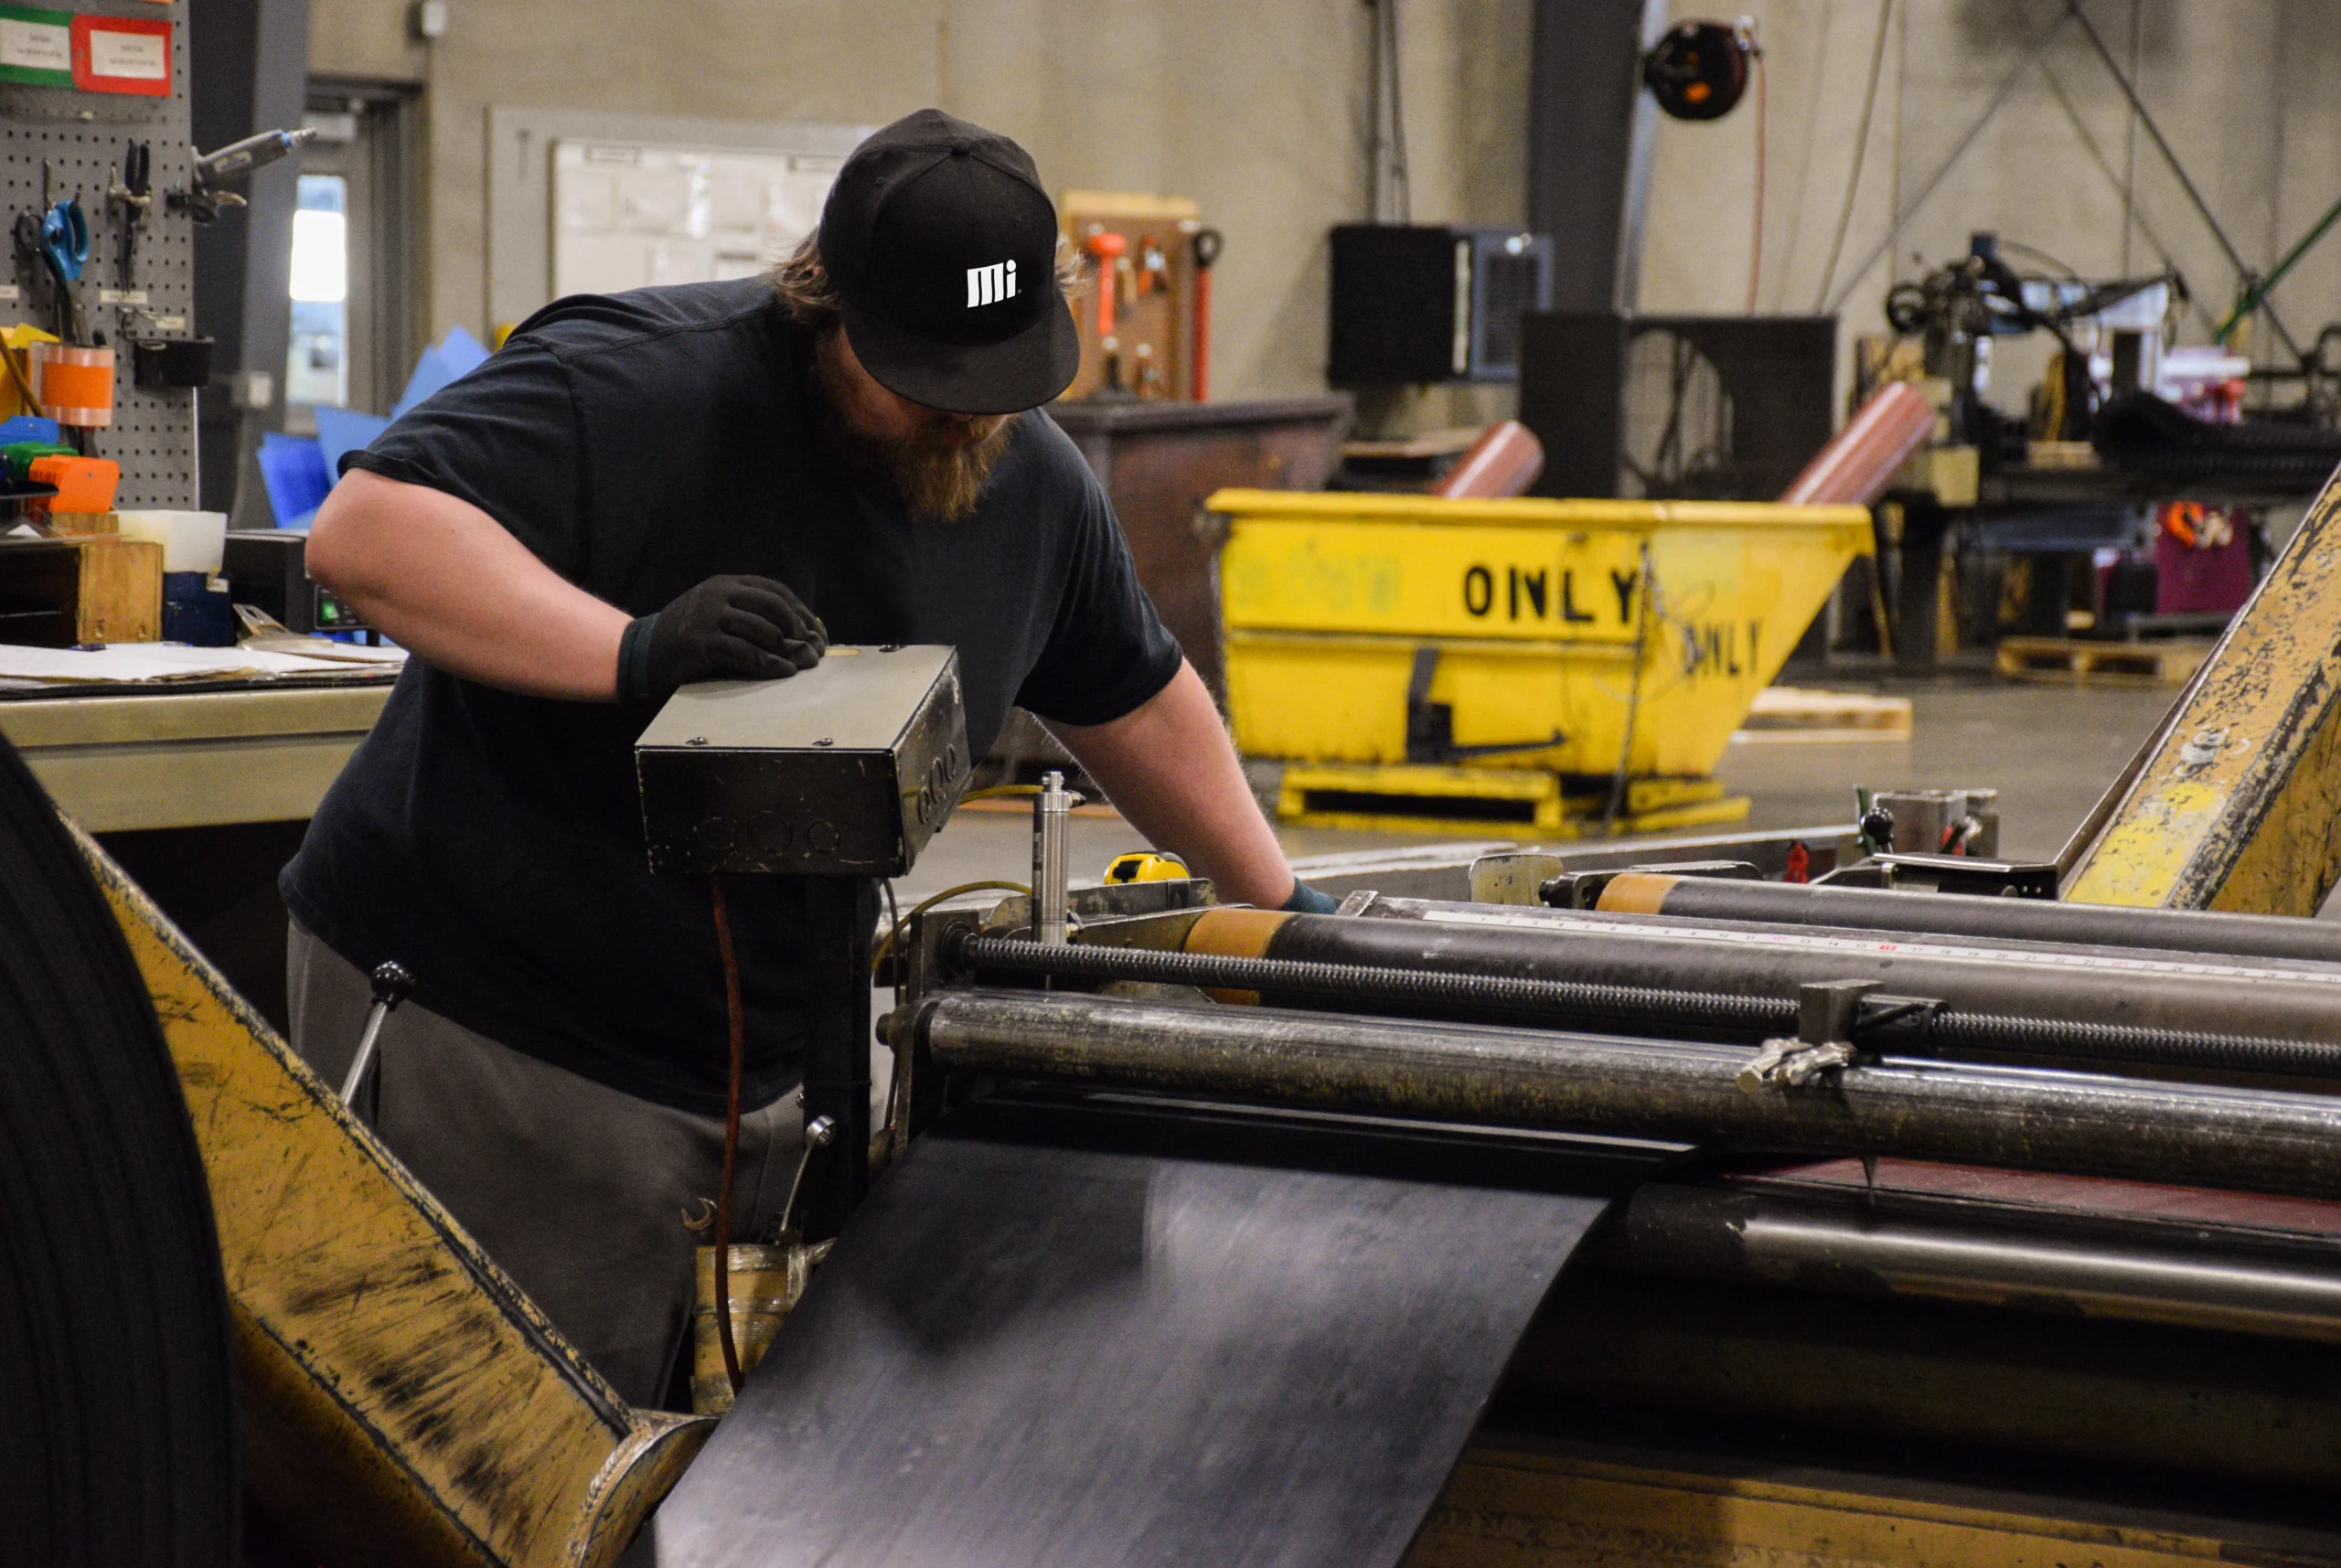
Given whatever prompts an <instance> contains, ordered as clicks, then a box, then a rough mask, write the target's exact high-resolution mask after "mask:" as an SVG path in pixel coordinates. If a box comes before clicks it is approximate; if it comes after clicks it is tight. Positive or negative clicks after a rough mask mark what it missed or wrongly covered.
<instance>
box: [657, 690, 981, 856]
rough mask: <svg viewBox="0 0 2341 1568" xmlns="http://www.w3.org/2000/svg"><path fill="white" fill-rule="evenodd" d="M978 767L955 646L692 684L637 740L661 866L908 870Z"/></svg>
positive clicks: (677, 696) (661, 711)
mask: <svg viewBox="0 0 2341 1568" xmlns="http://www.w3.org/2000/svg"><path fill="white" fill-rule="evenodd" d="M971 763H972V759H971V758H970V757H969V756H968V754H967V724H966V720H965V715H964V712H963V710H962V708H961V696H960V688H959V667H958V659H957V654H956V653H955V652H954V651H953V650H952V649H950V648H948V647H940V646H905V645H900V644H886V645H877V646H871V645H864V646H860V647H854V646H845V647H832V648H830V649H829V652H828V657H826V658H824V659H823V660H822V661H821V662H820V663H819V664H818V665H816V666H814V667H812V668H811V669H808V670H806V671H804V672H803V673H802V674H799V675H796V676H791V677H788V678H786V679H784V680H754V681H751V680H724V681H707V682H703V683H700V684H698V685H693V686H687V687H685V688H682V690H680V691H679V692H677V693H676V694H675V695H674V696H673V697H672V698H670V699H668V702H667V705H666V707H665V708H663V709H660V710H659V713H658V716H657V718H656V719H655V720H652V721H651V724H650V727H649V728H648V729H647V730H645V731H643V732H642V735H641V737H640V738H639V739H638V740H636V741H635V776H636V780H637V782H638V783H639V784H640V785H641V789H642V825H643V837H644V841H645V847H646V848H647V849H648V851H649V855H650V869H652V870H653V871H654V872H657V873H659V874H662V875H667V874H675V873H683V874H700V875H706V874H711V873H716V872H736V871H744V872H764V873H768V874H772V873H776V874H781V875H794V876H817V877H818V876H830V877H836V876H863V877H891V876H900V875H901V874H903V872H904V871H907V870H909V869H910V868H911V864H912V862H913V861H914V860H915V859H917V858H918V854H919V851H920V850H921V849H923V848H925V845H926V842H927V840H928V839H929V838H931V837H934V836H935V832H936V831H937V830H938V829H940V828H941V827H942V826H943V824H944V822H945V821H946V819H947V818H948V817H949V816H950V815H951V811H952V808H953V807H954V806H955V805H957V803H958V799H959V795H960V792H961V791H962V790H964V789H966V788H967V779H968V775H969V773H970V770H971Z"/></svg>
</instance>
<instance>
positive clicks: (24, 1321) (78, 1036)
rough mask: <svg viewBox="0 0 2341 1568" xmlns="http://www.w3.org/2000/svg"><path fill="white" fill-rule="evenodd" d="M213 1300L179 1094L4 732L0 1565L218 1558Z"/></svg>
mask: <svg viewBox="0 0 2341 1568" xmlns="http://www.w3.org/2000/svg"><path fill="white" fill-rule="evenodd" d="M230 1377H231V1374H230V1363H229V1345H228V1304H227V1296H226V1292H225V1290H224V1288H223V1286H222V1283H221V1278H220V1271H219V1241H218V1238H217V1236H216V1235H215V1234H214V1232H213V1229H212V1221H211V1200H210V1196H209V1194H208V1190H207V1189H206V1187H205V1184H204V1176H203V1165H202V1161H201V1159H200V1158H199V1157H198V1152H197V1148H196V1142H195V1134H194V1129H193V1128H192V1127H191V1126H190V1125H188V1122H187V1102H186V1101H185V1099H184V1098H183V1097H182V1096H181V1094H180V1093H179V1084H178V1077H177V1074H176V1072H174V1071H173V1069H172V1065H171V1060H170V1057H169V1055H168V1053H167V1052H166V1050H165V1048H164V1044H163V1036H162V1031H161V1029H159V1028H158V1027H157V1026H156V1024H155V1011H154V1008H152V1007H151V1006H150V1005H149V1004H148V1002H147V998H146V987H145V985H144V982H143V981H142V980H141V979H140V977H139V974H138V971H137V968H136V967H135V966H134V965H133V963H132V961H131V956H130V950H129V948H128V946H127V945H126V944H125V943H124V942H123V934H122V932H121V929H120V928H119V927H118V926H117V925H116V924H115V923H114V921H113V918H112V914H111V913H110V912H108V910H107V908H106V905H105V902H104V901H103V899H102V896H101V895H100V893H99V891H98V888H97V885H96V883H95V882H94V881H93V880H91V876H90V873H89V870H88V869H87V868H86V867H85V866H84V865H83V864H82V861H81V859H80V855H79V854H78V853H77V852H76V851H75V849H74V847H73V843H72V841H71V839H70V838H69V837H68V836H67V835H66V832H65V830H64V828H63V827H62V826H61V825H60V824H59V821H58V819H57V814H56V811H55V809H54V808H53V807H52V806H51V805H50V804H49V800H48V795H46V794H45V793H44V792H43V791H42V789H41V787H40V785H39V784H37V783H36V782H35V781H34V779H33V777H32V775H31V773H28V772H27V771H26V768H25V765H24V763H23V762H22V761H20V760H19V759H18V758H17V756H16V752H15V750H14V749H13V748H12V747H10V746H9V745H8V744H7V742H6V741H0V1561H5V1562H8V1563H40V1564H44V1565H46V1564H57V1565H59V1568H80V1565H82V1564H88V1565H89V1568H150V1565H151V1568H166V1565H168V1568H228V1565H230V1564H231V1563H234V1562H235V1560H236V1554H237V1542H236V1531H237V1485H236V1460H235V1440H234V1434H233V1430H232V1426H231V1412H230V1398H231V1396H230Z"/></svg>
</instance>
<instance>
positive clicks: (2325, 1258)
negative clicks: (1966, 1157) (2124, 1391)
mask: <svg viewBox="0 0 2341 1568" xmlns="http://www.w3.org/2000/svg"><path fill="white" fill-rule="evenodd" d="M1606 1238H1607V1245H1606V1246H1605V1248H1604V1251H1603V1253H1602V1261H1603V1262H1605V1263H1607V1264H1610V1265H1611V1266H1615V1267H1622V1268H1628V1269H1633V1270H1637V1271H1641V1272H1649V1273H1659V1274H1672V1275H1685V1276H1688V1277H1692V1278H1698V1279H1732V1280H1760V1281H1768V1282H1770V1283H1773V1284H1778V1285H1823V1286H1825V1287H1831V1288H1835V1289H1841V1290H1842V1289H1848V1288H1850V1289H1856V1290H1860V1291H1863V1292H1865V1293H1866V1294H1886V1295H1894V1296H1929V1297H1935V1298H1939V1299H1950V1300H1957V1301H1988V1302H1991V1303H1993V1304H1994V1305H1996V1306H2001V1307H2014V1308H2017V1309H2020V1310H2029V1311H2036V1312H2052V1313H2058V1314H2062V1315H2068V1316H2073V1317H2117V1318H2125V1319H2129V1320H2131V1321H2135V1322H2150V1323H2183V1324H2186V1325H2189V1326H2191V1327H2194V1328H2213V1329H2219V1330H2224V1331H2229V1332H2237V1333H2247V1334H2261V1335H2268V1336H2272V1337H2274V1338H2278V1339H2317V1340H2325V1341H2328V1342H2331V1341H2341V1275H2336V1272H2335V1269H2334V1262H2335V1255H2336V1246H2335V1243H2334V1239H2333V1238H2331V1237H2325V1236H2316V1237H2310V1236H2282V1235H2279V1234H2275V1233H2271V1232H2253V1231H2248V1230H2239V1229H2236V1228H2233V1227H2226V1228H2222V1227H2217V1226H2210V1225H2183V1224H2175V1223H2172V1222H2170V1221H2129V1222H2127V1223H2119V1222H2108V1221H2104V1220H2092V1219H2087V1218H2082V1219H2076V1217H2074V1216H2073V1215H2071V1214H2049V1215H2044V1214H2040V1213H2025V1212H2022V1211H2018V1210H2016V1209H2015V1208H2014V1207H2013V1206H2006V1205H1994V1204H1988V1203H1976V1202H1972V1201H1970V1202H1960V1203H1941V1202H1936V1203H1912V1202H1910V1201H1908V1200H1906V1199H1902V1198H1901V1195H1898V1194H1893V1193H1881V1192H1878V1191H1876V1190H1875V1189H1865V1188H1859V1187H1855V1188H1845V1189H1837V1190H1834V1191H1828V1190H1821V1189H1806V1190H1801V1191H1796V1192H1778V1191H1763V1190H1749V1189H1746V1188H1742V1187H1738V1186H1735V1185H1732V1184H1728V1183H1723V1184H1714V1185H1703V1184H1694V1183H1682V1182H1652V1183H1651V1184H1649V1185H1647V1186H1644V1187H1641V1188H1640V1189H1637V1190H1636V1191H1635V1192H1634V1193H1633V1195H1632V1196H1631V1197H1630V1198H1628V1199H1626V1200H1624V1201H1623V1202H1622V1203H1621V1204H1620V1205H1619V1212H1618V1214H1617V1217H1616V1219H1615V1221H1614V1222H1613V1223H1612V1224H1611V1225H1610V1226H1609V1229H1608V1231H1607V1232H1606Z"/></svg>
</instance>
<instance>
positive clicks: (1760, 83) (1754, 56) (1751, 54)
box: [1746, 25, 1771, 315]
mask: <svg viewBox="0 0 2341 1568" xmlns="http://www.w3.org/2000/svg"><path fill="white" fill-rule="evenodd" d="M1746 37H1747V39H1748V63H1749V64H1750V65H1751V66H1753V67H1754V69H1755V71H1756V204H1755V205H1756V233H1755V237H1754V240H1753V241H1752V242H1751V243H1750V244H1749V246H1748V315H1755V314H1756V285H1757V283H1758V282H1759V281H1760V280H1761V279H1762V277H1763V275H1764V165H1765V161H1766V160H1765V155H1764V134H1765V129H1766V127H1767V125H1768V124H1769V122H1770V119H1771V115H1770V113H1769V106H1768V105H1767V103H1766V101H1765V98H1766V93H1765V89H1764V50H1763V48H1761V47H1760V46H1759V45H1758V43H1757V42H1756V29H1755V27H1753V26H1752V25H1750V26H1749V27H1748V29H1747V33H1746Z"/></svg>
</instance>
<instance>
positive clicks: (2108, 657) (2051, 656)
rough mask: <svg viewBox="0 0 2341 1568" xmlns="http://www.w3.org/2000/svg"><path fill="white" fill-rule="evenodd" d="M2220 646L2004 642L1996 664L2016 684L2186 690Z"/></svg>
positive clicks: (2072, 639) (2075, 639)
mask: <svg viewBox="0 0 2341 1568" xmlns="http://www.w3.org/2000/svg"><path fill="white" fill-rule="evenodd" d="M2213 646H2214V645H2213V644H2210V643H2175V642H2173V643H2096V642H2090V641H2087V640H2085V639H2081V638H2078V637H2003V638H2002V639H2001V640H2000V646H1999V652H1998V654H1997V655H1996V656H1995V659H1994V662H1995V664H1996V667H1997V668H1998V670H1999V672H2000V674H2002V675H2004V676H2006V677H2009V678H2010V679H2014V680H2032V681H2042V682H2046V683H2048V684H2051V685H2058V686H2064V685H2071V686H2185V685H2186V682H2187V681H2188V680H2189V679H2190V678H2192V677H2193V676H2194V674H2195V671H2196V668H2197V667H2198V666H2199V665H2201V664H2202V662H2203V661H2204V660H2205V659H2206V658H2208V657H2209V656H2210V653H2211V649H2212V647H2213Z"/></svg>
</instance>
